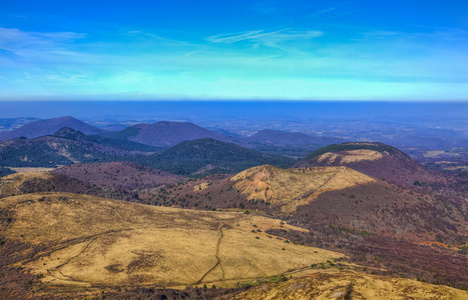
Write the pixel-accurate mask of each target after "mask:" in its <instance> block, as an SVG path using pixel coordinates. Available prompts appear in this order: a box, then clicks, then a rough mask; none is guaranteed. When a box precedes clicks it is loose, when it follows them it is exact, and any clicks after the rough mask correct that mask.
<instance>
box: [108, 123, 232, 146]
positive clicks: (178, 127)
mask: <svg viewBox="0 0 468 300" xmlns="http://www.w3.org/2000/svg"><path fill="white" fill-rule="evenodd" d="M102 135H103V136H105V137H110V138H114V139H123V140H129V141H133V142H138V143H141V144H146V145H150V146H155V147H172V146H175V145H177V144H178V143H181V142H184V141H189V140H197V139H204V138H212V139H216V140H219V141H223V142H231V143H232V142H233V140H232V139H231V138H229V137H227V136H225V135H222V134H220V133H216V132H211V131H209V130H206V129H205V128H202V127H200V126H197V125H195V124H193V123H189V122H167V121H162V122H157V123H155V124H138V125H134V126H131V127H128V128H126V129H124V130H121V131H116V132H110V133H105V134H102Z"/></svg>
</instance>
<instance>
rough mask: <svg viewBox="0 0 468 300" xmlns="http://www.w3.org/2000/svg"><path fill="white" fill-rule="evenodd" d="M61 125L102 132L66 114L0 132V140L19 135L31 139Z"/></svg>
mask: <svg viewBox="0 0 468 300" xmlns="http://www.w3.org/2000/svg"><path fill="white" fill-rule="evenodd" d="M63 127H69V128H72V129H74V130H78V131H81V132H83V133H84V134H98V133H102V130H101V129H99V128H96V127H93V126H91V125H88V124H86V123H84V122H82V121H80V120H78V119H75V118H73V117H70V116H66V117H60V118H55V119H48V120H41V121H35V122H31V123H29V124H26V125H24V126H21V127H20V128H18V129H15V130H12V131H9V132H1V133H0V140H7V139H15V138H19V137H26V138H29V139H32V138H37V137H40V136H45V135H52V134H54V133H56V132H57V131H59V130H60V129H61V128H63Z"/></svg>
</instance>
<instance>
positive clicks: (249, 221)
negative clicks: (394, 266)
mask: <svg viewBox="0 0 468 300" xmlns="http://www.w3.org/2000/svg"><path fill="white" fill-rule="evenodd" d="M0 212H1V216H2V223H1V235H2V240H3V242H2V243H3V244H5V243H6V244H7V245H8V244H17V245H19V244H21V246H20V247H17V249H15V250H14V253H15V255H14V256H13V253H5V252H3V253H1V254H2V256H3V257H5V256H6V257H9V260H11V264H10V266H15V267H21V268H24V269H25V270H28V271H29V272H30V273H32V274H33V275H36V276H39V277H40V278H41V281H42V282H43V283H44V284H46V285H47V286H50V285H55V286H63V285H68V286H84V287H86V286H91V285H93V286H116V285H127V286H140V285H152V286H159V287H169V286H172V287H178V286H182V287H185V286H187V285H198V284H204V283H216V285H221V286H223V285H224V286H234V285H236V284H237V282H239V281H244V280H251V279H255V278H259V277H261V278H263V277H268V276H273V275H278V274H281V273H284V272H286V271H290V270H292V269H297V268H307V267H308V266H310V265H311V264H312V263H320V262H326V260H330V259H334V258H340V257H343V255H342V254H339V253H335V252H331V251H326V250H322V249H317V248H313V247H306V246H300V245H294V244H287V243H285V242H284V240H281V239H276V238H272V237H268V236H267V234H265V233H264V231H265V230H268V229H274V228H278V229H279V228H285V229H294V230H299V231H304V230H303V229H299V228H295V227H292V226H289V225H283V224H280V221H279V220H273V219H268V218H264V217H258V216H250V215H245V214H241V213H220V212H200V211H191V210H181V209H173V208H164V207H151V206H145V205H140V204H134V203H128V202H121V201H115V200H108V199H104V198H97V197H92V196H86V195H78V194H69V193H45V194H28V195H21V196H15V197H9V198H4V199H2V200H1V201H0ZM254 229H255V232H252V230H254ZM1 249H2V250H4V251H5V249H6V250H8V249H10V251H12V248H11V247H10V248H8V247H5V246H4V247H2V248H1ZM22 257H23V259H22Z"/></svg>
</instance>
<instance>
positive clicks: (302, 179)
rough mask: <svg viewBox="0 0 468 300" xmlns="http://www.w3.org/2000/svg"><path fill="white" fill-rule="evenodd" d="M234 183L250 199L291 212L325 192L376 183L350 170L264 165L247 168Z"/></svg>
mask: <svg viewBox="0 0 468 300" xmlns="http://www.w3.org/2000/svg"><path fill="white" fill-rule="evenodd" d="M231 181H235V182H236V184H235V187H236V188H237V189H238V190H239V191H240V192H241V193H243V194H244V195H245V196H246V197H247V199H248V200H264V201H265V202H270V203H271V205H272V206H281V210H282V211H284V212H292V211H295V210H296V208H297V207H298V206H299V205H304V204H307V203H309V202H311V201H312V200H314V199H315V198H316V197H317V196H318V195H320V194H322V193H324V192H327V191H333V190H341V189H345V188H349V187H353V186H357V185H362V184H367V183H370V182H374V181H375V180H374V179H373V178H371V177H369V176H367V175H364V174H362V173H359V172H357V171H354V170H352V169H349V168H347V167H309V168H296V169H281V168H278V167H274V166H270V165H263V166H258V167H254V168H250V169H247V170H245V171H243V172H241V173H239V174H237V175H236V176H234V177H232V178H231Z"/></svg>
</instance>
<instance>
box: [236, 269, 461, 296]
mask: <svg viewBox="0 0 468 300" xmlns="http://www.w3.org/2000/svg"><path fill="white" fill-rule="evenodd" d="M232 299H238V300H240V299H242V300H244V299H245V300H254V299H255V300H257V299H269V300H309V299H317V300H320V299H323V300H325V299H327V300H328V299H372V300H379V299H382V300H383V299H394V300H406V299H425V300H429V299H431V300H444V299H445V300H449V299H450V300H462V299H463V300H464V299H468V293H467V292H466V291H462V290H457V289H454V288H450V287H447V286H441V285H432V284H428V283H423V282H419V281H416V280H411V279H401V278H391V277H386V276H378V275H370V274H367V273H363V272H355V271H350V270H346V271H333V270H332V271H328V270H326V271H323V272H318V273H316V274H313V275H306V276H302V277H297V278H293V279H290V280H288V281H286V282H277V283H273V284H264V285H261V286H257V287H254V288H252V289H249V290H248V291H246V292H243V293H240V294H238V295H236V296H235V297H233V298H232Z"/></svg>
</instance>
